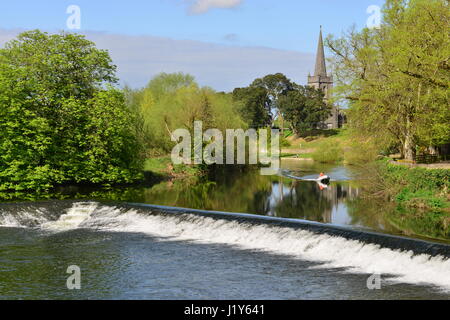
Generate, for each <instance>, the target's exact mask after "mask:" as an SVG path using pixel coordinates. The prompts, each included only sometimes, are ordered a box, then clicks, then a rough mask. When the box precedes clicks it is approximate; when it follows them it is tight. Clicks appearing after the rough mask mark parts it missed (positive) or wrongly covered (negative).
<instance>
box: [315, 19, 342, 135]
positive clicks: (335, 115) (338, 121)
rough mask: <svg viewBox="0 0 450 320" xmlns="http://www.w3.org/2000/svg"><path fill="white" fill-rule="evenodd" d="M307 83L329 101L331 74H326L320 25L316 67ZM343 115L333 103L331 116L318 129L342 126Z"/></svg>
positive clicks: (331, 83) (331, 85)
mask: <svg viewBox="0 0 450 320" xmlns="http://www.w3.org/2000/svg"><path fill="white" fill-rule="evenodd" d="M308 85H309V86H311V87H314V88H316V89H322V91H323V92H324V93H325V100H326V101H330V98H331V89H332V88H333V76H332V75H331V74H327V66H326V62H325V50H324V47H323V38H322V27H320V35H319V44H318V46H317V56H316V67H315V69H314V75H313V76H311V75H308ZM342 119H343V116H342V115H340V113H339V109H338V108H337V107H336V106H335V105H333V106H332V111H331V116H330V117H329V118H328V119H327V120H326V121H325V122H324V123H323V124H322V125H321V126H320V129H337V128H340V127H341V126H342Z"/></svg>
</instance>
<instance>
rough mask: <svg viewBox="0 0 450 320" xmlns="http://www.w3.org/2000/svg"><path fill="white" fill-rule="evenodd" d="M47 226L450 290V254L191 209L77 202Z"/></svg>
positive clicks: (0, 223) (2, 222)
mask: <svg viewBox="0 0 450 320" xmlns="http://www.w3.org/2000/svg"><path fill="white" fill-rule="evenodd" d="M9 219H11V218H9ZM4 222H8V217H6V219H5V217H4V215H3V219H2V220H0V225H3V224H4ZM16 222H17V221H16ZM41 227H42V228H43V229H46V230H51V231H54V232H60V231H67V230H70V229H75V228H88V229H96V230H103V231H113V232H134V233H144V234H149V235H152V236H156V237H160V238H161V240H162V241H171V240H176V241H180V240H181V241H196V242H203V243H215V244H227V245H233V246H236V247H239V248H242V249H253V250H261V251H266V252H270V253H275V254H281V255H289V256H292V257H294V258H298V259H304V260H309V261H317V262H321V263H322V265H321V267H323V268H345V269H346V270H347V271H349V272H356V273H367V274H373V273H379V274H381V275H382V276H383V275H384V276H388V275H395V277H394V278H392V279H390V280H391V281H394V282H403V283H411V284H431V285H435V286H438V287H440V288H442V289H443V290H445V291H450V259H446V258H443V257H430V256H428V255H417V256H414V255H413V253H412V252H400V251H396V250H391V249H386V248H380V246H378V245H373V244H367V243H363V242H360V241H356V240H347V239H344V238H341V237H335V236H330V235H327V234H314V233H312V232H309V231H304V230H294V229H291V228H287V227H275V226H270V225H264V224H261V225H252V224H247V223H241V222H237V221H232V220H223V219H213V218H206V217H200V216H195V215H190V214H177V215H175V214H174V215H158V214H155V215H147V214H142V213H139V212H138V211H137V210H126V209H123V208H116V207H110V206H103V205H100V204H96V203H76V204H74V205H73V207H72V208H70V209H69V210H68V211H67V213H66V214H64V215H62V216H61V217H60V218H59V220H58V221H55V222H50V221H47V222H45V223H43V224H42V225H41Z"/></svg>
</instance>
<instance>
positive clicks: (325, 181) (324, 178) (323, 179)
mask: <svg viewBox="0 0 450 320" xmlns="http://www.w3.org/2000/svg"><path fill="white" fill-rule="evenodd" d="M317 181H318V182H320V183H323V184H328V183H330V177H329V176H327V175H326V174H324V173H323V172H321V173H320V175H319V178H317Z"/></svg>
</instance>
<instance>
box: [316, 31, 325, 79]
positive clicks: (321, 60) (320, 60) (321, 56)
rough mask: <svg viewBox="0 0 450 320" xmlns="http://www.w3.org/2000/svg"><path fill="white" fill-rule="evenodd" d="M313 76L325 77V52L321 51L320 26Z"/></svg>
mask: <svg viewBox="0 0 450 320" xmlns="http://www.w3.org/2000/svg"><path fill="white" fill-rule="evenodd" d="M314 76H322V77H326V76H327V67H326V64H325V51H324V49H323V38H322V26H320V35H319V45H318V46H317V56H316V69H315V71H314Z"/></svg>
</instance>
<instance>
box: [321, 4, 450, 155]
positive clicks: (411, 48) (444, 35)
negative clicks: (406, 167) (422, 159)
mask: <svg viewBox="0 0 450 320" xmlns="http://www.w3.org/2000/svg"><path fill="white" fill-rule="evenodd" d="M383 18H384V19H383V20H384V21H383V23H382V25H381V28H380V29H378V30H368V29H364V30H362V31H361V32H356V31H355V30H352V31H351V32H350V33H349V34H347V35H346V36H344V37H343V38H341V39H332V38H330V39H328V45H329V47H330V48H331V50H332V51H333V52H334V53H335V55H334V59H335V68H334V69H335V71H336V78H337V80H338V84H339V86H338V90H337V91H339V92H341V93H343V95H342V97H343V98H346V99H347V100H348V101H350V110H349V113H348V115H349V120H350V125H351V127H352V128H353V129H355V132H358V133H360V134H362V135H365V136H370V137H372V138H373V139H375V140H376V141H377V144H379V145H381V146H383V147H388V146H390V145H392V144H394V145H396V146H397V147H398V149H399V150H400V151H401V152H402V154H403V156H404V157H405V158H406V159H409V160H412V159H413V158H414V155H415V153H416V151H417V149H419V148H428V147H430V146H439V145H442V144H445V143H448V142H450V141H449V140H450V108H449V107H448V101H449V88H450V86H449V83H450V72H449V71H450V68H449V56H450V37H449V35H448V30H449V29H450V8H449V4H448V1H446V0H387V1H386V4H385V7H384V11H383Z"/></svg>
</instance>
